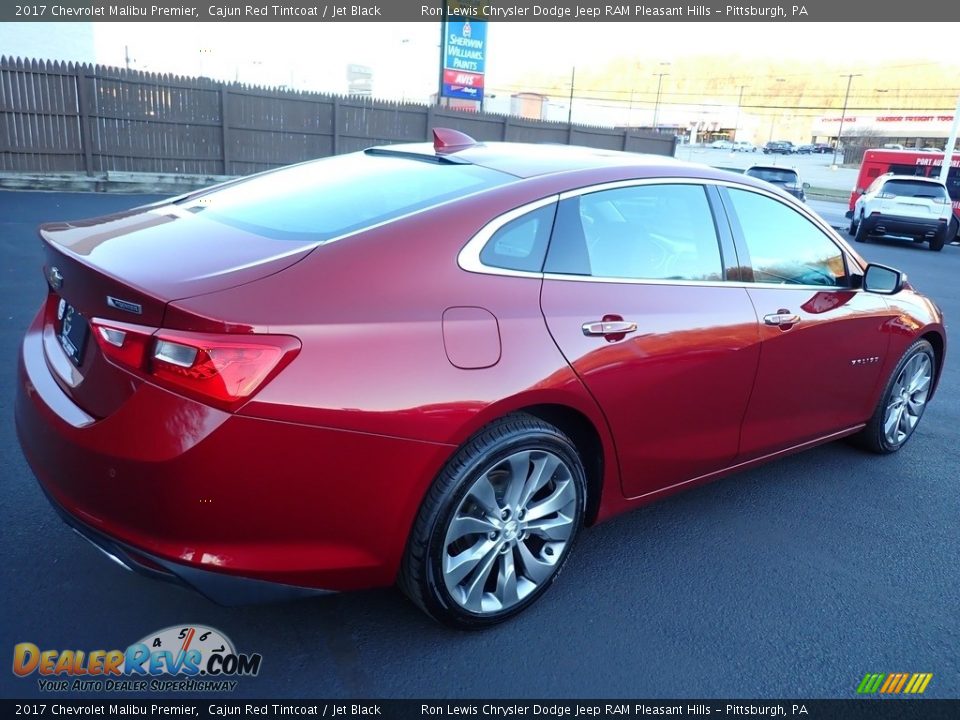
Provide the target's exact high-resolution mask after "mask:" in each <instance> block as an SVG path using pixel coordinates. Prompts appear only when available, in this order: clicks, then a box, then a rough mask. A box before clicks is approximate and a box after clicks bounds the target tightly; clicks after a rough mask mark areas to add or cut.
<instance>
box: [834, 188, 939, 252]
mask: <svg viewBox="0 0 960 720" xmlns="http://www.w3.org/2000/svg"><path fill="white" fill-rule="evenodd" d="M952 219H953V208H952V206H951V203H950V195H949V194H948V193H947V186H946V185H944V184H943V183H942V182H940V180H939V179H937V178H933V177H921V176H915V175H881V176H880V177H878V178H877V179H876V180H874V181H873V182H872V183H871V184H870V186H869V187H868V188H867V189H866V191H865V192H864V193H863V194H862V195H860V197H858V198H857V200H856V202H855V203H854V206H853V216H852V217H851V219H850V228H849V230H848V232H849V233H850V234H851V235H853V236H854V238H855V239H856V241H857V242H865V241H866V240H867V238H869V237H870V236H871V235H900V236H908V237H911V238H913V239H914V241H915V242H924V241H926V242H928V243H929V244H930V249H931V250H936V251H940V250H942V249H943V246H944V244H945V243H946V242H947V239H948V238H947V235H948V234H949V232H950V221H951V220H952ZM950 239H952V236H951V238H950Z"/></svg>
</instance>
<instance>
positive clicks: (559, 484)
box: [15, 129, 946, 628]
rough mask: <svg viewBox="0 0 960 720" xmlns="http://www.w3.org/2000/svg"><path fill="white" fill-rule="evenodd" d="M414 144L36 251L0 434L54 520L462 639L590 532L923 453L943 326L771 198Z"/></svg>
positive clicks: (737, 185)
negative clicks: (397, 597) (842, 448)
mask: <svg viewBox="0 0 960 720" xmlns="http://www.w3.org/2000/svg"><path fill="white" fill-rule="evenodd" d="M434 134H435V140H434V142H433V143H432V144H430V143H420V144H411V145H392V146H387V147H380V148H373V149H370V150H367V151H365V152H357V153H352V154H346V155H339V156H335V157H329V158H325V159H322V160H317V161H312V162H307V163H302V164H299V165H295V166H292V167H289V168H285V169H279V170H275V171H270V172H267V173H262V174H260V175H255V176H251V177H246V178H241V179H239V180H235V181H231V182H227V183H225V184H223V185H220V186H217V187H213V188H208V189H205V190H200V191H197V192H193V193H190V194H187V195H182V196H180V197H177V198H173V199H169V200H163V201H161V202H158V203H155V204H153V205H147V206H143V207H140V208H135V209H133V210H129V211H126V212H122V213H118V214H115V215H110V216H106V217H102V218H96V219H92V220H88V221H84V222H69V223H53V224H48V225H44V226H42V227H41V228H40V231H39V234H40V238H41V239H42V248H43V272H44V277H45V279H46V281H47V294H46V297H45V299H44V301H43V304H42V307H41V308H40V310H39V312H38V314H37V316H36V318H35V319H34V320H33V322H32V324H31V325H30V327H29V329H28V330H27V332H26V336H25V337H24V340H23V344H22V347H21V349H20V352H19V353H18V355H19V368H18V376H17V381H16V384H17V392H16V395H17V397H16V403H15V404H16V409H15V417H16V424H17V429H18V437H19V438H20V442H21V445H22V448H23V450H24V453H25V456H26V458H27V460H28V462H29V464H30V466H31V467H32V469H33V471H34V473H35V474H36V476H37V478H38V479H39V481H40V485H41V486H42V488H43V490H44V492H45V493H46V495H47V497H48V498H49V499H50V501H51V503H52V504H53V506H54V507H55V508H57V509H58V510H59V512H60V513H61V514H62V517H63V518H64V519H65V520H66V522H67V523H69V524H70V525H71V526H72V527H73V528H74V529H76V530H77V532H78V533H80V534H81V535H83V536H84V537H85V538H87V539H88V540H90V541H91V542H92V543H93V544H94V545H96V546H97V547H98V548H100V549H101V550H102V551H103V552H104V553H106V554H107V555H108V556H109V557H110V558H111V559H112V560H114V561H116V562H117V563H119V564H121V565H124V566H126V567H128V568H130V569H133V570H137V571H139V572H142V573H144V574H146V575H149V576H151V577H155V578H160V579H167V580H173V581H177V582H179V583H182V584H186V585H189V586H192V587H194V588H197V589H199V590H200V591H202V592H204V593H206V594H207V595H208V596H210V597H212V598H214V599H217V600H219V601H222V602H227V603H237V602H248V601H251V600H254V599H258V600H259V599H268V598H270V597H282V598H291V597H297V596H301V595H312V594H316V593H320V592H327V591H348V590H355V589H358V588H366V587H374V586H389V585H391V584H393V583H397V584H399V586H400V587H401V588H402V589H403V591H404V592H405V593H406V594H407V595H409V597H410V598H411V599H412V600H413V602H414V603H416V604H417V605H418V606H419V607H421V608H422V609H423V610H425V611H426V612H427V613H429V614H430V615H431V616H433V617H434V618H437V619H439V620H442V621H444V622H446V623H449V624H451V625H453V626H456V627H463V628H477V627H483V626H487V625H491V624H494V623H497V622H500V621H502V620H505V619H506V618H509V617H511V616H513V615H515V614H516V613H518V612H520V611H522V610H523V609H525V608H527V607H528V606H530V605H531V604H532V603H534V602H535V601H536V600H537V599H538V598H539V597H541V596H542V594H543V593H544V592H545V591H546V590H547V589H548V588H549V587H550V585H551V583H552V582H553V581H554V579H555V578H556V577H557V575H558V573H559V572H560V570H561V568H562V567H563V565H564V562H565V561H566V559H567V557H568V555H569V553H570V549H571V547H572V546H573V544H574V542H575V540H576V538H577V536H578V533H579V532H580V530H581V527H582V526H584V525H592V524H594V523H596V522H599V521H601V520H605V519H607V518H610V517H612V516H614V515H616V514H618V513H620V512H622V511H625V510H628V509H630V508H633V507H637V506H640V505H643V504H645V503H649V502H652V501H654V500H656V499H658V498H662V497H665V496H667V495H670V494H672V493H674V492H677V491H678V490H680V489H682V488H685V487H692V486H695V485H698V484H701V483H703V482H705V481H707V480H710V479H712V478H716V477H720V476H721V475H724V474H727V473H730V472H733V471H735V470H737V469H740V468H745V467H750V466H753V465H757V464H760V463H763V462H766V461H768V460H771V459H773V458H778V457H782V456H784V455H786V454H789V453H792V452H794V451H797V450H800V449H803V448H808V447H811V446H814V445H817V444H819V443H825V442H829V441H831V440H834V439H836V438H839V437H842V436H856V437H857V438H858V441H859V442H861V443H862V444H863V445H864V446H865V447H866V448H868V449H870V450H872V451H874V452H876V453H892V452H895V451H897V450H899V449H900V448H901V447H903V445H904V443H906V442H907V441H908V440H909V438H910V437H911V435H912V433H914V432H915V430H916V428H917V424H918V422H919V421H920V419H921V416H922V415H923V411H924V408H925V407H926V405H927V403H928V401H929V400H930V398H931V397H932V396H933V393H934V391H935V389H936V386H937V381H938V379H939V377H940V370H941V366H942V363H943V356H944V348H945V342H946V340H945V330H944V326H943V323H942V318H941V315H940V311H939V310H938V308H937V307H936V305H935V304H934V303H932V302H931V301H929V300H927V299H926V298H924V297H923V296H922V295H920V294H919V293H918V292H917V291H915V290H914V289H913V288H912V287H911V286H910V285H908V284H907V283H906V282H905V280H904V277H903V275H902V274H901V273H899V272H898V271H896V270H893V269H890V268H887V267H884V266H882V265H875V264H870V263H867V262H866V261H865V260H863V259H862V258H861V257H860V256H859V255H857V253H856V252H855V251H854V250H853V249H852V248H851V247H849V246H848V245H847V244H846V243H845V242H844V241H843V240H842V239H841V238H840V237H839V236H838V235H837V234H836V232H835V231H834V230H833V229H832V228H831V227H830V226H829V225H827V224H826V223H825V222H824V221H823V220H822V219H821V218H820V217H819V216H817V215H816V214H815V213H813V212H811V211H810V210H808V209H807V208H806V207H804V206H803V205H802V204H800V203H798V202H796V201H795V200H794V199H793V198H791V197H788V196H786V195H784V194H783V193H781V192H779V191H777V190H775V189H774V188H772V187H770V186H769V185H768V184H766V183H764V182H762V181H759V180H757V179H754V178H752V177H749V176H743V175H740V174H736V173H730V172H725V171H722V170H717V169H713V168H709V167H705V166H697V165H692V164H687V163H681V162H678V161H675V160H672V159H670V158H663V157H659V156H643V155H636V154H631V153H615V152H609V151H606V150H592V149H586V148H572V147H559V146H543V145H521V144H512V143H477V142H475V141H474V140H473V139H472V138H470V137H468V136H466V135H464V134H462V133H458V132H456V131H452V130H442V129H438V130H435V131H434ZM846 462H856V460H852V459H850V458H848V459H847V460H846ZM878 472H880V470H879V469H878ZM822 499H823V498H822V497H820V496H814V495H811V496H810V498H809V502H810V503H812V504H815V503H818V502H821V501H822ZM22 522H23V523H25V524H28V523H29V524H34V523H35V524H36V527H34V528H33V529H32V530H33V531H34V532H40V531H41V530H42V528H41V525H43V523H44V522H45V521H43V520H38V519H35V518H34V517H33V516H32V514H24V515H23V517H22ZM43 527H46V525H43ZM650 531H651V530H650V529H649V528H648V529H647V532H650ZM50 537H52V536H50ZM48 541H49V542H52V540H50V538H49V537H48ZM625 552H627V555H625V559H624V562H629V557H628V555H629V552H628V551H627V550H625ZM51 553H52V554H56V552H55V549H51ZM37 570H38V571H42V568H37ZM77 582H78V583H82V582H84V578H77Z"/></svg>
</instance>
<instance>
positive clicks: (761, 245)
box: [729, 188, 848, 287]
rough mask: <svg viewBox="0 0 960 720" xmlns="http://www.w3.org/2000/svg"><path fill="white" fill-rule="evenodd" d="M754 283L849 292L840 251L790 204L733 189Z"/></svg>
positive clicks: (734, 207) (730, 191) (845, 270)
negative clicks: (813, 287)
mask: <svg viewBox="0 0 960 720" xmlns="http://www.w3.org/2000/svg"><path fill="white" fill-rule="evenodd" d="M729 196H730V199H731V201H732V202H733V210H734V213H735V214H736V219H737V220H738V221H739V223H740V229H741V231H742V233H743V241H744V243H745V244H746V246H747V251H748V252H749V253H750V264H751V267H752V268H753V279H754V282H762V283H776V284H782V285H825V286H834V287H846V286H847V284H848V282H847V269H846V263H845V261H844V258H843V253H842V252H841V250H840V248H839V247H838V246H837V245H836V244H835V243H834V242H833V241H832V240H831V239H830V238H829V237H828V236H827V235H826V234H825V233H824V232H823V231H822V230H821V229H820V228H818V227H817V226H816V225H815V224H814V223H813V222H812V221H810V220H809V219H807V218H806V217H804V216H803V215H802V214H801V213H799V212H797V211H796V210H794V209H793V208H791V207H789V206H787V205H786V204H784V203H782V202H779V201H777V200H774V199H773V198H770V197H767V196H766V195H761V194H759V193H755V192H749V191H746V190H735V189H732V188H731V189H730V190H729Z"/></svg>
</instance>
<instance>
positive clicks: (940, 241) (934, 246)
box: [930, 228, 947, 252]
mask: <svg viewBox="0 0 960 720" xmlns="http://www.w3.org/2000/svg"><path fill="white" fill-rule="evenodd" d="M946 240H947V228H944V229H943V230H942V231H940V232H938V233H937V234H936V235H934V236H933V237H932V238H930V249H931V250H933V251H934V252H940V251H941V250H943V246H944V243H946Z"/></svg>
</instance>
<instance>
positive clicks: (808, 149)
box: [796, 144, 815, 155]
mask: <svg viewBox="0 0 960 720" xmlns="http://www.w3.org/2000/svg"><path fill="white" fill-rule="evenodd" d="M814 150H815V146H814V145H812V144H808V145H800V146H798V147H797V149H796V152H797V154H798V155H812V154H813V152H814Z"/></svg>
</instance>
